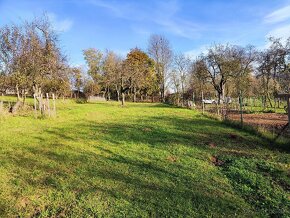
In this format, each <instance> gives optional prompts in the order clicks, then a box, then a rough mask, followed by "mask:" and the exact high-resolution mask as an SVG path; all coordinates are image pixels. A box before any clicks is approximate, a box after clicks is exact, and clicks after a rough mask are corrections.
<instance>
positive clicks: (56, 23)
mask: <svg viewBox="0 0 290 218" xmlns="http://www.w3.org/2000/svg"><path fill="white" fill-rule="evenodd" d="M48 18H49V20H50V22H51V23H52V26H53V28H54V30H55V31H58V32H67V31H69V30H70V29H71V28H72V26H73V21H72V20H71V19H64V20H59V19H58V18H57V16H56V15H55V14H53V13H49V14H48Z"/></svg>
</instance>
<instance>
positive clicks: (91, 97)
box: [87, 95, 106, 102]
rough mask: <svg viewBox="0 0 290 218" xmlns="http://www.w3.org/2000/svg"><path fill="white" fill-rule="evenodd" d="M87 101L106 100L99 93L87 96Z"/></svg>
mask: <svg viewBox="0 0 290 218" xmlns="http://www.w3.org/2000/svg"><path fill="white" fill-rule="evenodd" d="M87 100H88V102H98V101H106V98H105V97H104V96H101V95H95V96H89V97H88V99H87Z"/></svg>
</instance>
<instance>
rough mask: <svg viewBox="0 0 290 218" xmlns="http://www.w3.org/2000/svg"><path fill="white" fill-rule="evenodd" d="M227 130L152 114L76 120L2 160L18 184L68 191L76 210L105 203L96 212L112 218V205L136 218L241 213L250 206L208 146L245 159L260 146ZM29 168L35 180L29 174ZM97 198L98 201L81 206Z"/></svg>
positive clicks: (206, 122) (211, 123)
mask: <svg viewBox="0 0 290 218" xmlns="http://www.w3.org/2000/svg"><path fill="white" fill-rule="evenodd" d="M233 132H234V133H235V134H238V133H237V131H236V130H235V129H231V128H229V127H228V126H226V125H225V124H223V123H220V122H217V121H215V120H210V119H205V118H198V117H197V118H195V119H190V118H182V117H171V116H162V117H158V116H153V117H143V118H142V119H140V120H132V121H131V122H130V121H127V122H126V123H124V124H120V122H118V123H117V122H107V123H98V122H93V121H82V122H79V123H76V124H74V125H71V126H69V127H66V128H62V127H58V128H51V129H49V130H45V132H44V133H43V135H40V136H35V138H36V139H37V140H38V141H39V142H40V145H39V146H27V147H26V148H25V149H26V151H27V152H26V154H25V155H22V156H21V155H17V156H15V154H12V153H11V154H10V155H9V154H8V156H7V158H9V159H11V160H12V161H13V163H14V164H15V165H17V167H19V168H20V174H19V176H20V177H21V178H19V179H20V180H23V181H24V184H28V185H29V186H32V187H33V188H36V189H39V190H43V189H52V190H53V191H54V192H64V191H67V192H70V193H74V194H73V196H74V197H73V198H72V199H71V201H72V202H71V203H72V204H73V205H74V207H79V208H80V210H81V211H82V210H83V211H86V210H85V209H86V208H87V207H92V208H93V209H96V208H97V207H99V206H100V205H99V204H98V201H100V202H102V201H109V204H110V205H112V206H111V210H110V211H101V212H100V211H99V212H96V214H98V213H103V214H104V215H114V214H115V213H117V212H118V211H117V210H119V209H120V208H118V204H119V206H120V207H122V208H123V210H125V213H126V214H129V213H132V214H135V215H136V214H137V216H138V214H139V212H140V211H143V212H144V213H146V214H147V215H148V214H151V215H152V214H153V215H156V216H162V217H163V216H194V215H197V214H204V215H210V214H211V215H218V216H222V215H227V216H229V215H231V214H232V215H234V214H236V213H240V214H243V213H244V214H247V213H251V209H250V206H249V205H248V204H246V203H245V202H244V201H243V200H242V199H241V198H239V197H238V196H235V195H234V194H233V192H232V191H231V187H230V186H229V185H228V184H227V182H226V180H224V176H223V175H222V174H221V173H220V172H219V170H217V168H216V167H214V166H213V165H212V164H211V162H210V160H209V155H210V154H211V153H214V152H215V150H214V149H213V148H210V146H209V144H208V143H210V142H211V143H215V144H217V146H218V147H223V148H225V147H229V148H231V150H234V149H240V150H241V149H242V150H244V152H245V155H247V154H250V153H253V150H255V149H257V148H259V147H260V146H262V145H258V144H259V143H261V144H263V143H262V140H259V139H258V138H257V137H249V138H248V137H244V136H242V135H241V136H239V137H240V138H239V139H238V140H237V139H232V138H229V134H231V133H233ZM63 141H65V143H63ZM257 141H258V143H257ZM79 145H80V146H79ZM180 148H182V149H180ZM168 155H175V156H177V160H176V161H172V160H171V159H168V158H167V157H168ZM178 158H179V159H178ZM35 170H38V171H39V175H37V176H35V177H33V176H29V174H30V173H31V172H34V171H35ZM217 178H218V179H217ZM97 193H101V194H102V196H103V198H102V199H101V200H100V199H98V200H97V199H96V202H94V203H92V205H86V204H81V201H82V200H81V199H88V198H90V197H92V196H93V198H94V197H96V195H97ZM45 201H46V202H48V203H47V204H48V205H49V206H47V208H50V210H52V209H53V207H59V208H62V207H65V206H63V205H62V202H59V203H56V204H51V203H49V202H50V201H53V199H51V198H50V196H48V197H47V199H46V200H45ZM100 202H99V203H100ZM128 205H129V207H128ZM112 208H116V209H115V210H114V209H112ZM125 208H126V209H125ZM96 210H97V209H96ZM66 215H67V214H66ZM82 215H83V214H82Z"/></svg>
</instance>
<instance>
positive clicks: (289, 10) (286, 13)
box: [264, 5, 290, 23]
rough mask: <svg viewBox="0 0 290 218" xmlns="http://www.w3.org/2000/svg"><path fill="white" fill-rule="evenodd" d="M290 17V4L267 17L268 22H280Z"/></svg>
mask: <svg viewBox="0 0 290 218" xmlns="http://www.w3.org/2000/svg"><path fill="white" fill-rule="evenodd" d="M289 18H290V5H288V6H285V7H283V8H280V9H278V10H276V11H273V12H272V13H270V14H268V15H267V16H266V17H265V19H264V20H265V22H266V23H278V22H282V21H285V20H288V19H289Z"/></svg>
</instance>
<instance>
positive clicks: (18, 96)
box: [15, 84, 21, 101]
mask: <svg viewBox="0 0 290 218" xmlns="http://www.w3.org/2000/svg"><path fill="white" fill-rule="evenodd" d="M15 88H16V94H17V101H20V99H21V97H20V91H19V87H18V84H17V85H16V87H15Z"/></svg>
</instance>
